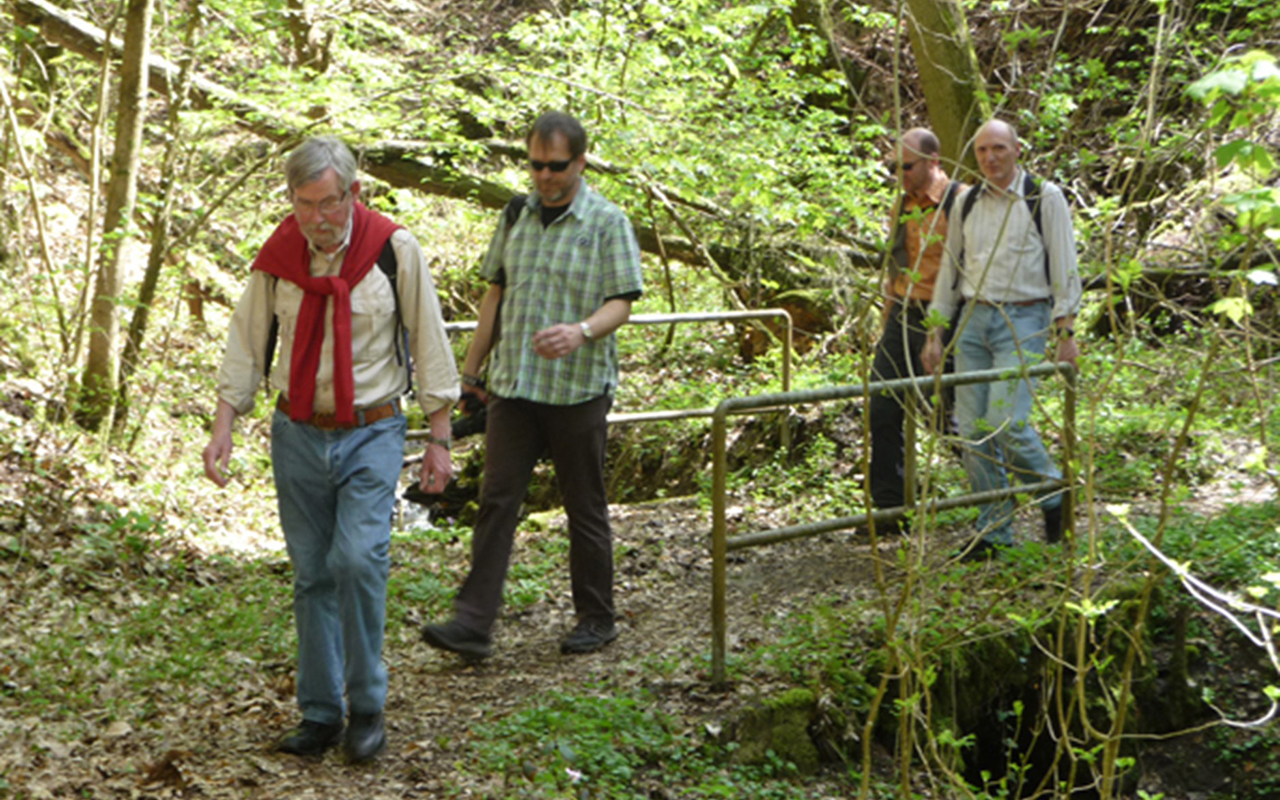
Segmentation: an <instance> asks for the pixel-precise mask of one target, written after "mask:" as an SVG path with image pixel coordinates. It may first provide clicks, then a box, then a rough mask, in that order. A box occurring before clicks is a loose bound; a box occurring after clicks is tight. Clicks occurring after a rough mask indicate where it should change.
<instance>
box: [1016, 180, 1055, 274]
mask: <svg viewBox="0 0 1280 800" xmlns="http://www.w3.org/2000/svg"><path fill="white" fill-rule="evenodd" d="M1022 199H1023V200H1024V201H1026V204H1027V210H1028V211H1030V212H1031V219H1032V221H1033V222H1035V224H1036V233H1037V234H1039V235H1040V247H1041V249H1042V250H1044V282H1045V283H1047V284H1049V292H1050V294H1051V295H1052V293H1053V279H1052V278H1050V277H1049V248H1048V247H1047V246H1045V242H1044V222H1042V221H1041V219H1040V181H1038V180H1037V179H1036V178H1035V177H1034V176H1033V175H1032V174H1031V173H1030V172H1027V171H1026V170H1023V171H1022Z"/></svg>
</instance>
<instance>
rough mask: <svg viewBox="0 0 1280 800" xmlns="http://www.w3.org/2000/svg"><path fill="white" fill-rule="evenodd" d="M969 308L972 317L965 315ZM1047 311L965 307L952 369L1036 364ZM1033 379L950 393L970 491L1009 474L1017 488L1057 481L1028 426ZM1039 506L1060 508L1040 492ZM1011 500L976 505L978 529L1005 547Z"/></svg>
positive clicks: (1040, 307)
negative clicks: (1014, 478) (964, 442)
mask: <svg viewBox="0 0 1280 800" xmlns="http://www.w3.org/2000/svg"><path fill="white" fill-rule="evenodd" d="M970 310H972V313H971V314H970ZM1051 314H1052V309H1051V307H1050V305H1049V303H1048V302H1044V303H1036V304H1034V305H1030V306H1017V305H1005V306H989V305H984V304H981V303H970V304H969V305H968V306H966V308H965V309H964V314H962V315H961V319H964V316H965V315H968V320H967V321H966V322H965V323H964V327H963V328H961V329H960V332H959V334H958V337H959V338H958V341H957V343H956V371H957V372H974V371H977V370H984V369H1019V368H1021V367H1022V366H1024V365H1026V366H1033V365H1035V364H1039V363H1041V362H1042V361H1044V351H1045V346H1046V345H1047V343H1048V336H1049V326H1050V325H1051V324H1052V322H1053V320H1052V319H1051ZM1034 390H1035V381H1034V380H1031V379H1026V378H1016V379H1011V380H1003V381H996V382H995V383H976V384H969V385H966V386H957V387H956V417H957V420H958V422H959V425H960V435H961V436H963V437H964V438H965V440H966V445H965V451H964V468H965V472H966V473H967V474H968V476H969V484H970V486H971V487H972V489H973V491H975V492H983V491H988V490H991V489H1003V488H1006V487H1008V486H1009V476H1008V472H1009V471H1012V472H1013V473H1014V474H1015V475H1016V476H1017V478H1018V479H1019V480H1020V481H1022V482H1023V483H1035V482H1038V481H1043V480H1047V479H1052V478H1060V477H1062V473H1061V472H1060V471H1059V470H1058V467H1057V466H1056V465H1055V464H1054V463H1053V461H1052V460H1051V459H1050V458H1049V453H1048V452H1047V451H1046V450H1045V448H1044V444H1043V443H1042V442H1041V441H1040V436H1039V435H1038V434H1037V433H1036V431H1035V428H1033V427H1031V423H1030V422H1029V419H1030V417H1031V402H1032V399H1031V395H1032V392H1033V391H1034ZM1040 503H1041V506H1042V507H1044V508H1052V507H1055V506H1057V505H1059V504H1061V503H1062V495H1061V494H1058V493H1048V494H1047V495H1042V496H1041V498H1040ZM1012 518H1013V498H1012V497H1010V498H1006V499H1004V500H999V501H996V502H994V503H988V504H985V505H983V506H981V507H980V511H979V513H978V528H979V529H980V530H981V531H982V532H983V535H984V538H985V539H986V540H987V541H989V542H991V543H992V544H1001V545H1008V544H1012V542H1013V529H1012V525H1011V522H1012Z"/></svg>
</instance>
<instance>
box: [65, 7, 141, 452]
mask: <svg viewBox="0 0 1280 800" xmlns="http://www.w3.org/2000/svg"><path fill="white" fill-rule="evenodd" d="M152 8H153V6H152V2H151V0H128V12H127V16H126V20H125V41H124V62H123V64H122V66H121V70H120V104H119V112H118V115H117V118H116V142H115V152H114V155H113V157H112V164H111V180H110V184H109V186H108V189H107V210H106V218H105V219H104V220H103V232H104V233H103V246H104V249H105V252H104V253H103V254H102V260H101V261H100V263H99V265H98V275H97V281H96V283H95V286H94V295H93V306H92V308H91V310H90V324H91V326H92V329H91V330H90V332H89V357H88V361H87V362H86V364H85V369H84V377H83V380H82V381H81V386H80V396H79V398H78V401H77V403H76V410H75V419H76V422H77V423H79V424H80V425H81V426H83V427H85V428H87V429H89V430H97V429H98V428H100V427H101V426H102V423H103V422H104V421H106V420H108V419H109V418H110V416H111V412H112V409H113V407H114V405H115V400H116V386H117V377H118V376H117V370H118V368H119V367H118V353H117V351H116V348H117V341H118V339H119V333H120V314H119V307H118V303H119V299H120V296H121V295H122V293H123V290H124V276H125V273H126V272H127V269H128V265H129V264H130V263H131V261H132V259H133V258H134V257H135V253H136V250H137V249H138V242H137V240H136V239H135V238H134V236H133V234H132V231H131V229H132V219H133V209H134V205H135V203H136V202H137V197H138V154H139V151H141V149H142V126H143V122H144V120H145V116H146V113H145V112H146V100H147V61H148V56H149V55H150V39H151V16H152Z"/></svg>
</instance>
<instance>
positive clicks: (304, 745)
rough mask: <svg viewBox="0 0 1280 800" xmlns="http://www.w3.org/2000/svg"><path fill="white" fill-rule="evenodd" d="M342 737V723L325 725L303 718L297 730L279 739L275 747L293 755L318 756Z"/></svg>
mask: <svg viewBox="0 0 1280 800" xmlns="http://www.w3.org/2000/svg"><path fill="white" fill-rule="evenodd" d="M341 737H342V723H341V722H339V723H338V724H336V725H326V724H324V723H323V722H315V721H313V720H309V719H304V720H303V721H302V724H301V725H299V726H298V728H297V730H295V731H294V732H293V733H291V734H289V735H288V736H286V737H284V738H283V739H281V740H280V743H279V744H277V745H276V749H277V750H279V751H280V752H281V753H289V754H291V755H295V756H318V755H320V754H321V753H323V752H324V751H325V750H328V749H329V748H330V747H333V746H334V745H335V744H337V743H338V739H340V738H341Z"/></svg>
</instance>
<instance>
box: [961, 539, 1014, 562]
mask: <svg viewBox="0 0 1280 800" xmlns="http://www.w3.org/2000/svg"><path fill="white" fill-rule="evenodd" d="M1002 550H1004V548H1003V547H1001V546H1000V545H998V544H993V543H992V542H988V541H987V540H986V539H979V540H978V543H977V544H975V545H974V546H973V547H970V548H969V549H968V550H961V551H960V552H959V553H957V555H958V556H960V562H961V563H963V564H972V563H973V562H975V561H990V560H991V559H993V558H999V557H1000V551H1002Z"/></svg>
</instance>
